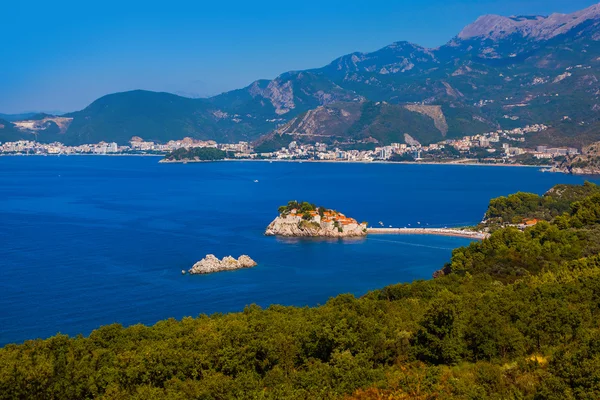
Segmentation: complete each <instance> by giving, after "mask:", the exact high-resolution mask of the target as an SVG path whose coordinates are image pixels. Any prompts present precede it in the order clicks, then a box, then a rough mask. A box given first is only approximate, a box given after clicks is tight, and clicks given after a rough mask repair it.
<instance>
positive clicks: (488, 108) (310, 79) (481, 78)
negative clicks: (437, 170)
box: [40, 5, 600, 144]
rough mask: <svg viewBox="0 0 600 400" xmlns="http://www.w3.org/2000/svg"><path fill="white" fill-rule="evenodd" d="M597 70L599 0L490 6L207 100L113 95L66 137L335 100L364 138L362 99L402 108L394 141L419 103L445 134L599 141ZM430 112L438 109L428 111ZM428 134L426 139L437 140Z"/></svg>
mask: <svg viewBox="0 0 600 400" xmlns="http://www.w3.org/2000/svg"><path fill="white" fill-rule="evenodd" d="M599 78H600V5H594V6H592V7H589V8H587V9H585V10H581V11H579V12H576V13H573V14H569V15H564V14H553V15H550V16H548V17H543V16H517V17H502V16H490V15H487V16H483V17H481V18H479V19H478V20H477V21H475V22H474V23H472V24H470V25H469V26H467V27H466V28H465V29H463V31H462V32H460V33H459V34H458V35H457V36H456V37H455V38H453V39H452V40H451V41H449V42H448V44H446V45H444V46H441V47H439V48H436V49H426V48H424V47H421V46H418V45H415V44H411V43H408V42H396V43H393V44H391V45H389V46H386V47H384V48H382V49H380V50H377V51H375V52H371V53H360V52H356V53H352V54H348V55H345V56H342V57H339V58H338V59H336V60H334V61H333V62H331V63H330V64H328V65H326V66H324V67H322V68H315V69H311V70H307V71H293V72H287V73H284V74H282V75H280V76H278V77H277V78H275V79H273V80H259V81H256V82H254V83H252V84H250V85H249V86H247V87H245V88H243V89H238V90H234V91H231V92H227V93H223V94H221V95H218V96H215V97H212V98H209V99H188V98H183V97H179V96H175V95H170V94H167V93H152V92H145V91H134V92H126V93H117V94H114V95H109V96H105V97H103V98H101V99H98V100H97V101H95V102H94V103H92V104H91V105H90V106H88V107H87V108H86V109H84V110H82V111H79V112H75V113H71V114H68V115H67V116H68V117H71V118H73V122H72V123H71V125H70V126H69V127H68V129H67V131H66V133H64V136H63V137H62V138H63V139H64V141H65V142H67V143H83V142H90V141H99V140H107V141H108V140H110V141H116V142H118V143H124V142H127V141H128V140H129V139H130V138H131V137H132V136H141V137H143V138H144V139H149V140H156V141H162V142H164V141H167V140H170V139H179V138H182V137H184V136H191V137H195V138H199V139H215V140H217V141H220V142H231V141H237V140H254V139H257V138H258V137H260V136H261V135H263V134H266V133H270V132H274V131H275V130H276V129H278V127H279V128H280V127H281V126H285V125H286V124H288V123H290V122H291V121H293V120H294V119H295V118H296V117H298V116H300V115H304V113H306V112H309V111H310V110H315V112H314V113H313V114H310V115H311V117H310V118H313V117H315V118H317V119H315V121H314V122H316V121H317V120H318V119H319V118H321V117H319V115H322V114H323V109H320V107H325V110H329V111H334V110H335V108H336V107H335V106H332V105H334V104H337V103H344V104H345V106H344V107H345V108H344V109H345V110H346V111H347V112H350V113H351V114H352V115H351V116H345V117H344V118H341V119H340V118H334V117H333V116H332V117H327V118H324V119H322V120H321V122H320V124H321V125H320V128H319V129H320V130H321V131H328V130H329V131H330V132H329V133H328V135H329V136H341V137H344V136H348V137H356V136H357V133H356V131H355V130H350V128H349V126H347V125H348V124H349V123H350V125H351V122H352V123H354V122H356V121H358V120H359V119H360V118H362V116H363V113H362V111H361V110H362V106H350V105H348V104H350V103H356V104H368V103H369V102H385V103H387V104H389V107H388V106H386V107H384V108H385V109H388V108H389V110H394V111H390V112H382V113H380V114H378V117H377V122H376V123H375V125H377V126H379V127H382V126H388V128H386V132H388V133H385V134H381V131H380V130H378V129H376V132H377V134H380V136H379V139H377V140H379V141H381V142H384V143H385V142H387V141H389V140H392V139H391V138H392V137H393V136H394V135H393V134H392V133H391V132H392V131H406V130H407V127H410V128H409V129H408V130H415V131H416V132H419V131H421V128H418V127H417V125H419V126H421V127H425V126H427V123H425V122H424V121H426V119H425V120H422V121H420V122H415V121H417V120H418V118H417V117H415V115H413V114H414V112H407V111H408V110H407V108H406V107H404V106H411V107H413V111H414V110H416V109H417V108H418V107H421V111H423V110H425V109H426V108H422V107H433V108H429V110H438V111H435V113H437V115H443V118H444V120H445V123H443V122H442V119H441V118H437V117H436V118H434V119H433V120H434V122H436V124H437V125H436V126H435V128H436V130H437V131H440V128H441V131H445V133H444V134H443V135H442V136H443V137H450V138H451V137H457V136H461V135H470V134H477V133H482V132H486V131H489V130H495V129H498V128H503V129H511V128H514V127H518V126H524V125H527V124H533V123H544V124H546V125H551V126H553V127H555V129H554V132H555V138H558V139H559V138H560V137H561V135H562V134H563V133H562V132H563V131H562V129H565V131H564V134H565V135H567V133H568V135H567V136H569V137H573V138H579V137H581V138H584V139H582V143H583V144H586V143H590V142H594V141H598V140H600V133H599V131H592V130H590V127H591V126H594V124H595V123H596V122H597V121H598V118H599V116H600V98H599V96H600V82H599ZM394 105H395V106H399V107H396V108H394V107H392V106H394ZM417 106H418V107H417ZM414 107H417V108H414ZM334 114H335V113H334ZM332 115H333V114H332ZM420 116H423V117H425V118H429V119H431V115H428V113H427V112H422V113H421V114H420ZM302 118H304V117H302ZM415 124H416V125H415ZM371 125H372V124H371V123H368V124H365V126H371ZM557 127H560V130H559V129H558V128H557ZM365 129H366V128H365ZM428 129H430V127H427V128H423V130H422V132H426V131H428ZM367 130H368V129H367ZM431 132H433V133H435V132H436V131H431ZM372 133H373V135H375V136H377V135H376V134H375V133H374V132H372ZM361 135H362V136H363V137H364V136H365V135H366V134H364V132H363V133H362V134H361ZM361 135H358V136H361ZM428 135H429V136H427V138H426V140H425V141H429V140H434V139H435V137H434V136H433V135H432V134H428ZM366 136H369V135H366ZM397 137H398V136H397V135H396V136H395V137H394V138H395V139H397ZM40 138H41V139H42V140H43V136H42V135H40ZM534 139H535V138H534ZM575 141H576V140H575Z"/></svg>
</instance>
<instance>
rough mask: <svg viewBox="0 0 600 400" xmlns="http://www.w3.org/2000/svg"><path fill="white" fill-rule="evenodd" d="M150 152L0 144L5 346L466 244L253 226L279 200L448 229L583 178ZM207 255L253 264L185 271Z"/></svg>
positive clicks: (317, 286) (421, 267)
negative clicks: (325, 237)
mask: <svg viewBox="0 0 600 400" xmlns="http://www.w3.org/2000/svg"><path fill="white" fill-rule="evenodd" d="M157 162H158V159H157V158H154V157H77V156H75V157H73V156H72V157H0V345H2V344H6V343H11V342H22V341H24V340H27V339H33V338H37V337H42V338H43V337H48V336H51V335H54V334H56V333H58V332H62V333H66V334H69V335H75V334H78V333H83V334H89V332H90V331H91V330H92V329H94V328H96V327H98V326H100V325H104V324H109V323H113V322H119V323H122V324H124V325H130V324H134V323H138V322H141V323H145V324H153V323H155V322H157V321H158V320H161V319H164V318H169V317H175V318H181V317H183V316H188V315H189V316H196V315H198V314H201V313H213V312H228V311H239V310H242V309H243V307H244V306H245V305H248V304H252V303H256V304H259V305H260V306H268V305H269V304H273V303H278V304H285V305H316V304H323V303H324V302H326V301H327V299H328V298H329V297H331V296H335V295H337V294H339V293H353V294H355V295H362V294H364V293H366V292H367V291H369V290H373V289H377V288H381V287H384V286H386V285H389V284H393V283H397V282H407V281H412V280H415V279H423V278H425V279H427V278H429V277H431V274H432V272H433V271H435V270H436V269H439V268H440V267H442V266H443V264H444V263H445V262H447V261H448V260H449V258H450V254H451V251H452V249H453V248H456V247H459V246H462V245H466V244H468V243H469V240H467V239H460V238H447V237H434V236H372V237H369V238H367V239H362V240H350V241H337V240H335V241H315V240H295V241H294V240H280V239H276V238H272V237H265V236H263V231H264V228H265V227H266V225H268V223H269V222H270V221H271V220H272V219H273V218H274V217H275V216H276V213H277V207H278V206H279V205H281V204H285V203H286V202H287V201H288V200H292V199H295V200H303V199H306V200H309V201H311V202H314V203H317V204H320V205H324V206H327V207H331V208H336V209H338V210H340V211H342V212H344V213H346V214H347V215H350V216H353V217H355V218H356V219H358V220H359V221H363V220H365V221H369V222H370V223H371V224H376V223H377V222H378V221H383V222H385V224H386V225H393V226H407V225H408V224H411V225H412V226H417V222H421V225H422V226H427V224H429V226H456V225H466V224H474V223H476V222H478V221H479V220H480V219H481V217H482V216H483V214H484V212H485V210H486V207H487V203H488V201H489V199H490V198H493V197H496V196H499V195H505V194H509V193H513V192H516V191H519V190H523V191H532V192H537V193H543V192H544V191H546V190H547V189H549V188H550V187H551V186H553V185H554V184H556V183H581V182H583V178H578V177H571V176H567V175H562V174H549V173H541V172H538V171H537V170H536V169H533V168H500V167H465V166H434V165H389V164H329V163H263V162H222V163H202V164H187V165H182V164H169V165H163V164H158V163H157ZM255 179H257V180H259V182H258V183H255V182H254V180H255ZM208 253H214V254H215V255H217V256H218V257H223V256H226V255H233V256H235V257H237V256H239V255H240V254H248V255H250V256H251V257H252V258H254V259H255V260H257V261H258V263H259V266H257V267H255V268H252V269H246V270H239V271H233V272H224V273H218V274H213V275H204V276H190V275H185V276H183V275H181V270H182V269H188V268H189V267H191V265H192V264H193V263H194V262H196V261H198V260H200V259H201V258H203V257H204V256H205V255H206V254H208Z"/></svg>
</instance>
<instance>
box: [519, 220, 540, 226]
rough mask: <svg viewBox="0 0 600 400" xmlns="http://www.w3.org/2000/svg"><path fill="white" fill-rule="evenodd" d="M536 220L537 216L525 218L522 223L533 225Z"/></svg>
mask: <svg viewBox="0 0 600 400" xmlns="http://www.w3.org/2000/svg"><path fill="white" fill-rule="evenodd" d="M538 222H540V221H539V220H538V219H537V218H534V219H526V220H524V221H523V223H524V224H525V225H527V226H533V225H535V224H537V223H538Z"/></svg>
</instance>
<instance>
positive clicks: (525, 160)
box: [0, 124, 580, 165]
mask: <svg viewBox="0 0 600 400" xmlns="http://www.w3.org/2000/svg"><path fill="white" fill-rule="evenodd" d="M546 129H548V126H546V125H544V124H535V125H527V126H525V127H523V128H515V129H511V130H497V131H494V132H489V133H484V134H480V135H474V136H464V137H462V138H460V139H447V140H444V141H441V142H439V143H434V144H429V145H421V144H420V143H419V142H418V141H416V140H414V139H413V140H410V139H409V140H408V141H409V142H410V143H409V144H407V143H391V144H390V145H388V146H376V145H375V144H373V143H369V142H343V143H338V142H335V143H334V144H327V143H320V142H315V143H313V144H301V143H298V142H296V141H291V142H290V143H289V144H287V145H286V146H282V147H280V148H279V149H273V150H271V151H266V150H265V149H261V145H260V144H258V145H255V144H253V143H249V142H244V141H240V142H238V143H217V142H216V141H214V140H207V141H205V140H197V139H193V138H184V139H181V140H171V141H169V142H167V143H164V144H163V143H157V142H154V141H148V140H144V139H142V138H141V137H137V136H136V137H133V138H132V139H131V140H130V142H129V145H118V144H117V143H115V142H112V143H107V142H99V143H95V144H83V145H78V146H67V145H64V144H62V143H59V142H55V143H49V144H45V143H39V142H36V141H29V140H20V141H16V142H5V143H2V144H0V154H4V155H7V154H17V155H72V154H73V155H74V154H90V155H118V154H122V155H125V154H138V155H139V154H141V155H144V154H146V155H168V154H169V153H171V152H173V151H176V150H179V149H193V148H216V149H219V150H222V151H223V152H226V154H227V155H228V156H229V158H234V159H272V160H322V161H357V162H369V161H429V162H451V161H454V162H457V161H461V160H467V161H476V162H481V163H489V164H495V163H508V164H532V165H543V164H550V163H551V162H554V161H557V160H560V159H561V158H564V157H565V156H573V155H577V154H579V152H580V151H579V150H578V149H577V148H573V147H548V146H536V147H535V148H527V147H525V146H524V145H523V143H524V142H525V138H524V135H525V134H528V133H535V132H541V131H544V130H546Z"/></svg>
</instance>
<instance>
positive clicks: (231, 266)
mask: <svg viewBox="0 0 600 400" xmlns="http://www.w3.org/2000/svg"><path fill="white" fill-rule="evenodd" d="M256 265H257V263H256V261H254V260H253V259H251V258H250V257H248V256H247V255H241V256H240V257H239V258H238V259H237V260H236V259H235V258H233V257H231V256H227V257H224V258H223V259H222V260H219V259H218V258H217V257H215V256H214V255H213V254H208V255H207V256H206V257H204V258H203V259H202V260H200V261H198V262H197V263H196V264H194V265H193V266H192V268H191V269H190V270H189V271H188V272H189V273H190V274H211V273H213V272H221V271H233V270H236V269H241V268H251V267H254V266H256Z"/></svg>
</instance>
